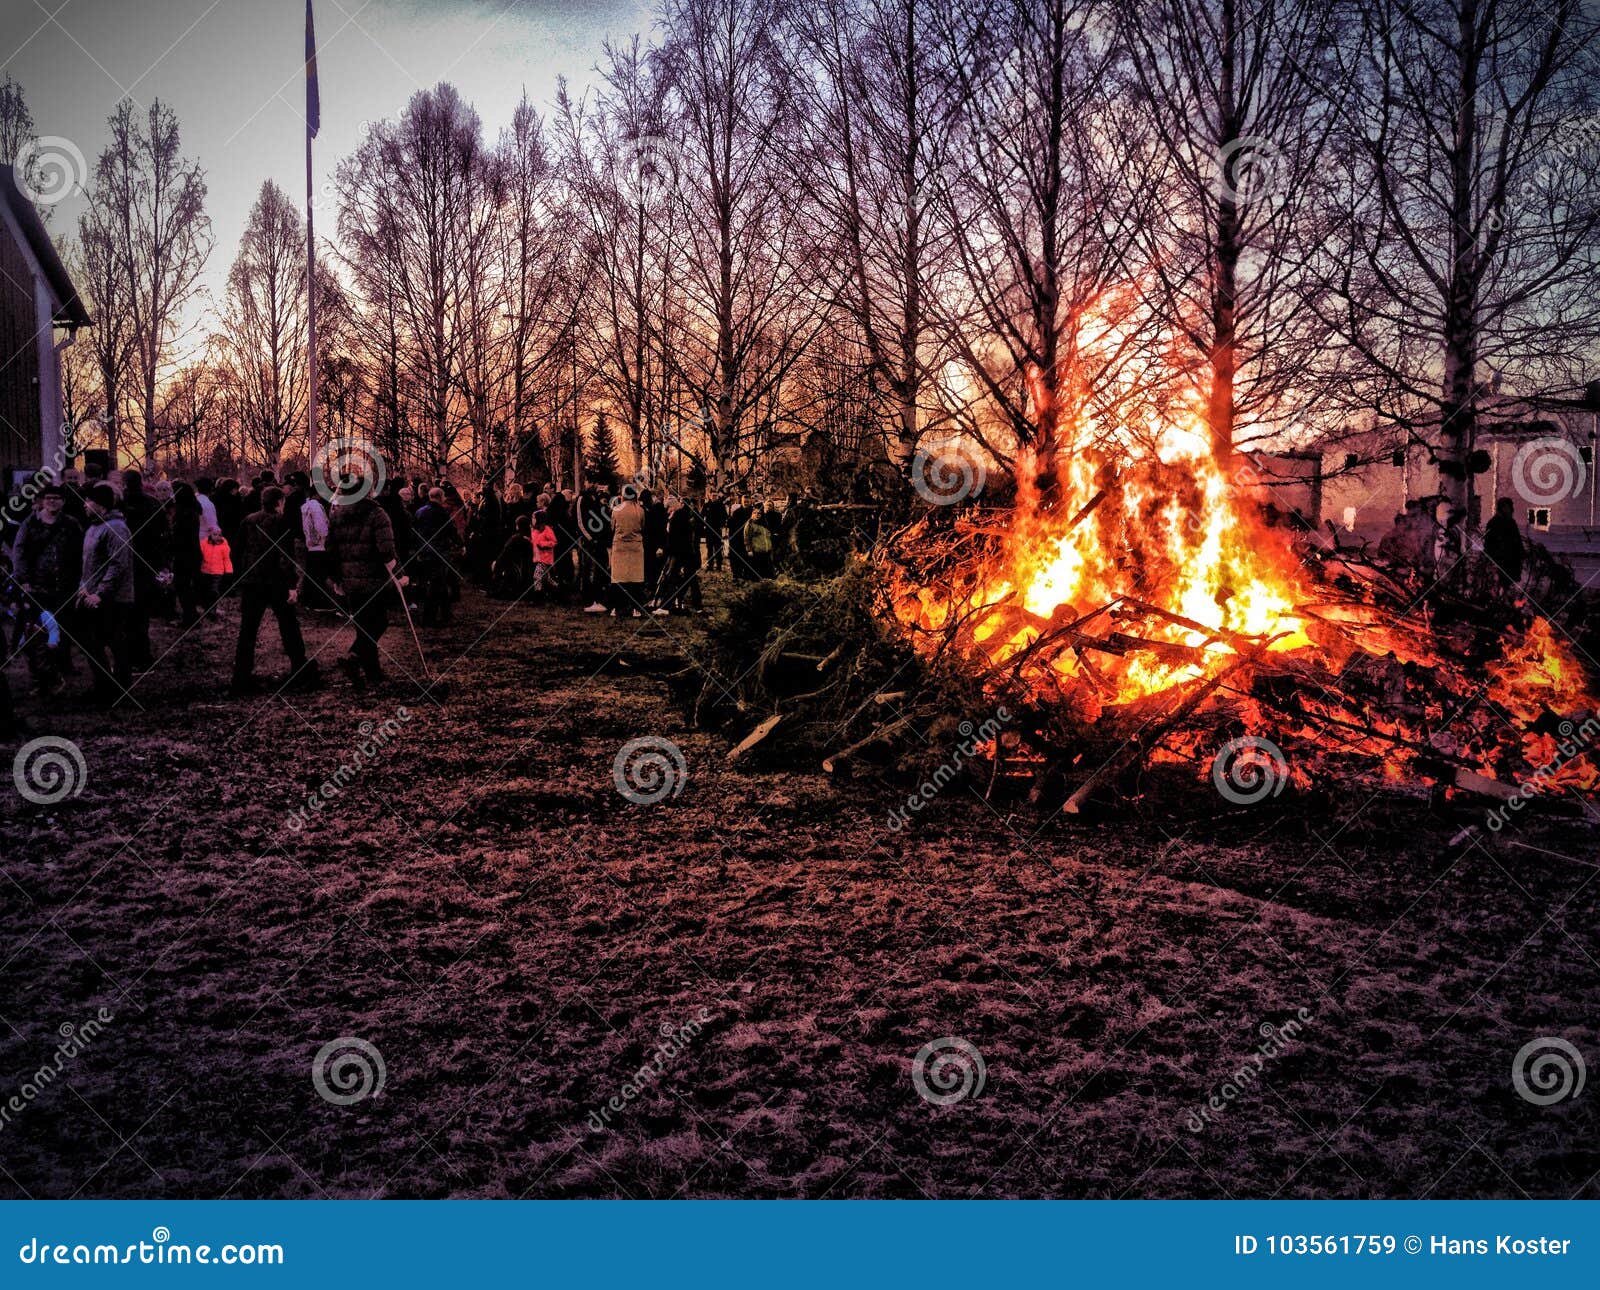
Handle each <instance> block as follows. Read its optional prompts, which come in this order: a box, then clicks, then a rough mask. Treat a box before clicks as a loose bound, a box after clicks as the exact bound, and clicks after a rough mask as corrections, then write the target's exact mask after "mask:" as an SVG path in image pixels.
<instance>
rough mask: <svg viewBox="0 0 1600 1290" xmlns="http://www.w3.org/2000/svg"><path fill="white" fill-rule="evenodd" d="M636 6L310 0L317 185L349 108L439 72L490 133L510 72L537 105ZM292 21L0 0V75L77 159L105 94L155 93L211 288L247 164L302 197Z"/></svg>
mask: <svg viewBox="0 0 1600 1290" xmlns="http://www.w3.org/2000/svg"><path fill="white" fill-rule="evenodd" d="M649 9H650V6H649V3H648V0H509V2H508V0H316V26H317V45H318V59H319V65H320V79H321V86H322V131H321V134H320V135H319V136H318V139H317V144H316V171H317V183H318V186H319V188H325V187H326V185H327V184H328V181H329V180H330V179H331V176H332V173H333V169H334V167H335V166H336V165H337V164H338V162H339V160H340V159H341V158H342V157H344V156H346V155H347V154H349V153H350V152H351V151H352V150H353V149H354V148H355V147H356V145H357V143H358V142H359V140H360V138H361V134H362V129H363V126H364V124H365V123H366V122H368V121H372V120H375V119H379V118H382V117H387V116H394V115H395V114H397V113H398V112H399V110H400V109H401V108H402V107H403V106H404V105H405V102H406V100H407V98H408V97H409V96H410V95H411V94H412V93H414V92H415V91H416V90H418V89H423V88H428V87H431V86H432V85H434V84H436V83H438V82H439V81H441V80H449V81H452V82H454V83H455V85H456V86H457V87H459V88H460V90H461V92H462V94H463V95H464V96H465V97H466V98H467V99H468V100H469V101H470V102H471V103H473V104H474V106H476V108H477V109H478V112H479V114H480V115H481V116H482V118H483V121H484V126H485V132H486V134H487V135H488V136H489V137H490V138H491V139H492V138H493V137H494V136H495V134H497V133H498V131H499V130H500V128H501V127H502V126H503V125H505V124H506V123H507V122H508V121H509V119H510V115H511V109H512V107H513V105H514V104H515V103H516V101H517V99H518V98H519V97H520V95H521V93H522V89H523V86H526V87H527V89H528V92H529V94H530V96H531V97H532V98H533V100H534V102H535V103H537V104H539V105H540V106H541V108H542V107H544V106H546V105H548V103H549V102H550V101H551V100H552V99H553V97H554V94H555V89H556V81H557V77H558V76H561V75H565V76H567V78H568V80H569V81H570V82H571V84H572V85H573V87H574V89H575V90H578V89H582V88H583V86H585V85H586V84H587V83H588V82H589V81H590V79H591V77H592V71H593V68H594V66H595V63H596V62H597V60H598V59H599V57H600V55H601V46H602V42H603V41H604V40H605V39H606V37H608V36H611V37H626V36H628V35H630V34H631V33H633V32H635V31H643V30H645V29H647V28H648V26H649V22H650V16H649ZM304 32H305V6H304V3H303V0H137V2H135V0H6V3H5V4H3V5H0V57H3V59H4V61H3V63H0V76H5V75H9V76H11V77H12V78H13V79H14V80H16V81H18V82H20V83H21V85H22V87H23V90H24V92H25V94H26V96H27V101H28V105H29V107H30V108H31V110H32V112H33V117H34V125H35V129H36V130H37V131H38V133H39V134H40V135H41V136H57V137H60V138H64V139H66V140H69V141H70V142H71V144H73V145H75V146H76V148H77V149H78V150H79V151H81V153H82V154H83V156H84V158H85V161H86V164H87V165H88V166H90V167H92V166H93V164H94V160H95V157H96V156H97V155H98V153H99V151H100V149H101V148H102V147H103V146H104V144H105V140H106V130H105V120H106V117H107V115H108V114H109V113H110V112H111V110H112V108H113V107H114V106H115V104H116V103H117V101H118V100H119V99H121V98H123V97H125V96H129V95H131V96H132V97H133V99H134V100H135V101H136V102H137V103H139V104H141V105H147V104H148V103H149V102H150V101H151V100H152V99H153V98H160V99H162V100H163V101H164V102H167V103H169V104H171V106H172V107H173V108H174V109H175V110H176V111H177V113H178V118H179V121H180V123H181V126H182V130H183V145H184V152H185V153H186V154H187V155H189V156H191V157H194V158H196V159H198V160H199V162H200V163H201V165H202V166H204V168H205V171H206V177H207V183H208V186H209V190H210V193H209V197H208V199H207V203H206V205H207V210H208V212H209V213H210V215H211V219H212V224H213V228H214V231H215V234H216V248H215V250H214V251H213V253H212V257H211V260H210V262H209V264H208V265H207V270H206V276H205V281H206V284H207V286H208V287H209V288H210V290H211V291H212V292H213V293H215V294H217V295H220V293H221V291H222V286H223V283H224V281H225V279H226V276H227V271H228V266H229V264H230V263H231V262H232V259H233V255H234V252H235V249H236V247H237V244H238V240H239V235H240V233H241V231H242V230H243V228H244V223H245V219H246V216H247V215H248V213H249V209H250V205H251V203H252V202H253V201H254V200H255V196H256V193H257V191H258V190H259V188H260V186H261V182H262V180H264V179H269V178H270V179H275V180H276V181H277V182H278V183H279V184H280V185H282V186H283V188H284V189H285V190H286V191H287V192H289V193H290V195H291V196H294V197H296V198H297V199H302V200H303V197H304V191H305V151H304V149H305V144H304V125H303V121H304V110H305V90H304V83H303V75H302V60H303V51H304ZM6 160H10V159H9V158H7V159H6ZM80 210H81V200H80V199H79V198H78V197H76V196H75V197H72V198H68V199H66V200H64V201H62V202H61V203H60V204H59V205H58V206H57V207H56V208H55V210H54V211H53V212H52V214H51V227H52V229H53V231H55V232H57V233H60V232H64V231H72V230H75V229H76V226H77V220H78V214H79V211H80ZM318 232H319V234H321V233H323V232H324V227H323V225H322V224H320V223H319V225H318ZM326 232H328V233H331V232H332V222H331V213H330V218H329V223H328V225H327V227H326Z"/></svg>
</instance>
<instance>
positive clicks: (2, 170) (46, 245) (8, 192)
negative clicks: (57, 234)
mask: <svg viewBox="0 0 1600 1290" xmlns="http://www.w3.org/2000/svg"><path fill="white" fill-rule="evenodd" d="M0 201H3V202H4V203H5V205H6V209H7V210H9V211H10V212H11V214H12V215H13V216H14V217H15V219H16V221H17V227H18V228H20V229H21V230H22V236H23V238H24V239H25V240H26V241H27V243H28V249H29V250H30V251H32V252H33V257H34V259H36V260H37V261H38V262H39V265H40V267H41V268H42V269H43V270H44V276H45V280H46V281H48V282H49V284H50V290H51V292H52V293H53V294H54V295H55V298H56V301H57V304H56V312H55V318H54V321H55V323H56V325H57V326H58V327H72V328H78V327H88V326H90V325H91V324H92V322H93V319H91V318H90V317H89V311H88V310H87V309H86V308H84V304H83V300H82V298H81V297H80V296H79V295H78V289H77V288H76V287H75V286H73V285H72V278H71V277H70V276H69V275H68V274H67V266H66V265H64V264H62V263H61V256H60V255H59V254H58V253H57V251H56V244H55V243H54V242H53V241H51V240H50V234H49V232H48V231H47V230H46V229H45V226H44V221H43V220H42V219H40V218H39V212H38V211H37V210H36V209H35V208H34V205H33V203H32V202H31V201H29V200H28V197H27V194H26V193H24V192H23V191H22V189H21V187H19V186H18V184H17V176H16V171H15V169H14V168H13V167H11V166H0Z"/></svg>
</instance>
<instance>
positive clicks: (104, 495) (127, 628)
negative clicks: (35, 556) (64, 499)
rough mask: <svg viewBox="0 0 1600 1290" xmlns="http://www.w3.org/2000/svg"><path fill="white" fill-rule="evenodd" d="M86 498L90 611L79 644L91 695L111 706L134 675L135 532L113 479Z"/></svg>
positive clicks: (84, 600)
mask: <svg viewBox="0 0 1600 1290" xmlns="http://www.w3.org/2000/svg"><path fill="white" fill-rule="evenodd" d="M84 500H85V503H86V506H87V511H88V515H89V521H90V523H89V529H88V532H86V533H85V534H84V535H83V572H82V574H81V575H80V577H79V581H78V601H79V603H80V604H82V605H83V607H84V609H85V611H86V612H85V614H84V616H83V620H82V625H83V627H84V639H83V640H82V641H81V644H82V646H83V651H84V653H85V654H87V655H88V656H89V667H90V671H91V673H92V674H93V677H94V691H93V694H92V697H93V699H94V700H95V702H97V703H100V704H103V705H105V706H107V707H110V706H111V705H112V704H114V703H115V702H116V701H117V699H118V698H119V697H121V696H122V695H124V694H126V693H127V692H128V686H129V685H130V683H131V682H132V680H133V642H132V639H131V625H132V622H133V612H134V610H133V606H134V584H133V536H132V534H130V533H129V532H128V525H127V521H126V520H124V519H123V518H122V512H121V511H119V510H118V509H117V494H116V490H115V489H113V488H112V487H111V485H110V484H96V485H94V486H93V487H92V488H91V489H89V493H88V496H87V497H86V498H85V499H84Z"/></svg>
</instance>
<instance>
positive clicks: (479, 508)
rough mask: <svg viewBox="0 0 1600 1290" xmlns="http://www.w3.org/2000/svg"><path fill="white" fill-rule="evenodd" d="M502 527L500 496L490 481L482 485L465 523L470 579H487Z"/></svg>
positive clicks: (503, 532)
mask: <svg viewBox="0 0 1600 1290" xmlns="http://www.w3.org/2000/svg"><path fill="white" fill-rule="evenodd" d="M504 535H505V531H504V529H502V528H501V520H500V498H499V495H498V494H497V493H496V492H495V488H494V481H493V480H490V481H488V482H487V483H486V484H484V486H483V491H482V492H481V493H480V494H479V495H478V503H477V505H476V506H474V507H473V508H472V519H471V520H470V521H469V522H468V524H467V573H468V576H469V577H471V578H472V580H473V581H474V582H477V583H480V584H481V583H484V582H487V581H488V580H489V578H490V576H491V575H492V573H493V570H494V565H495V562H496V557H497V556H498V554H499V552H500V551H501V550H502V542H503V541H504Z"/></svg>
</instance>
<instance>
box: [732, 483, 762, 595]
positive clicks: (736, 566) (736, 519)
mask: <svg viewBox="0 0 1600 1290" xmlns="http://www.w3.org/2000/svg"><path fill="white" fill-rule="evenodd" d="M754 514H755V507H753V506H751V505H750V499H749V498H748V497H742V498H740V499H739V504H738V505H737V506H735V507H734V508H733V514H732V515H730V516H729V517H728V569H729V571H730V572H731V573H732V574H733V580H734V581H735V582H747V581H749V580H750V579H752V578H754V577H755V576H756V573H755V570H754V569H753V568H752V567H751V565H750V556H749V553H748V552H747V551H746V550H745V544H744V543H745V529H746V527H747V526H748V525H749V523H750V517H751V516H752V515H754Z"/></svg>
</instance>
